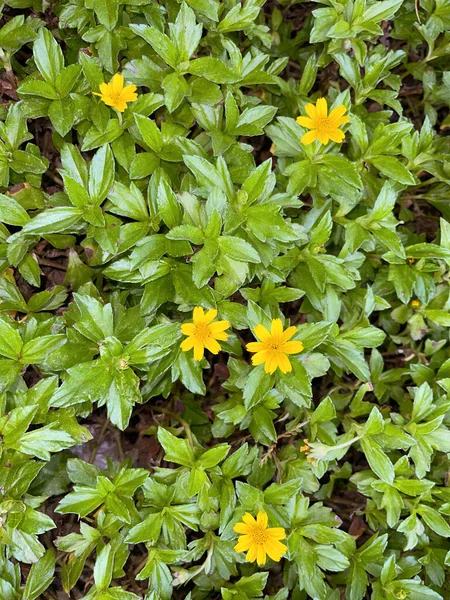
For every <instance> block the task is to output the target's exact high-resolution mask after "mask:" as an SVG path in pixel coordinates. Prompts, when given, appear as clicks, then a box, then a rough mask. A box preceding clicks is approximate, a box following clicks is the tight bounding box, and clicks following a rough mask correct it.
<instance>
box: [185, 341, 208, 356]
mask: <svg viewBox="0 0 450 600" xmlns="http://www.w3.org/2000/svg"><path fill="white" fill-rule="evenodd" d="M188 339H189V338H188ZM204 353H205V347H204V346H203V344H202V343H200V342H197V340H196V341H195V344H194V359H195V360H202V358H203V355H204Z"/></svg>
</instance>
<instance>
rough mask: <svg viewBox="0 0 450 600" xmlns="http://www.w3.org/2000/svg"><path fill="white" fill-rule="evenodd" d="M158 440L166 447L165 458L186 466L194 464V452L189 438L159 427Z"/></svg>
mask: <svg viewBox="0 0 450 600" xmlns="http://www.w3.org/2000/svg"><path fill="white" fill-rule="evenodd" d="M158 440H159V443H160V444H161V446H162V447H163V448H164V452H165V460H167V461H170V462H175V463H177V464H179V465H183V466H184V467H192V466H194V463H195V458H194V453H193V452H192V449H191V447H190V446H189V444H188V442H187V440H182V439H180V438H177V437H175V436H174V435H172V434H171V433H170V432H169V431H167V429H164V428H163V427H159V428H158Z"/></svg>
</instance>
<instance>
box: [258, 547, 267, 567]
mask: <svg viewBox="0 0 450 600" xmlns="http://www.w3.org/2000/svg"><path fill="white" fill-rule="evenodd" d="M256 562H257V563H258V565H265V564H266V551H265V550H264V546H262V545H258V546H257V547H256Z"/></svg>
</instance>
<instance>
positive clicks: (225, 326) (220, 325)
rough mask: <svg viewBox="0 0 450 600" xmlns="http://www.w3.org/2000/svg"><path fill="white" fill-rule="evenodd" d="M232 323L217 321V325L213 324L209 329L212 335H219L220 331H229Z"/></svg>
mask: <svg viewBox="0 0 450 600" xmlns="http://www.w3.org/2000/svg"><path fill="white" fill-rule="evenodd" d="M229 327H230V322H229V321H216V322H215V323H211V324H210V325H209V329H210V331H211V333H218V332H219V331H225V329H229Z"/></svg>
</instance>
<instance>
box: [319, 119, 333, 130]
mask: <svg viewBox="0 0 450 600" xmlns="http://www.w3.org/2000/svg"><path fill="white" fill-rule="evenodd" d="M316 128H317V129H319V130H320V131H324V130H327V129H329V128H330V120H329V118H328V117H316Z"/></svg>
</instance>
